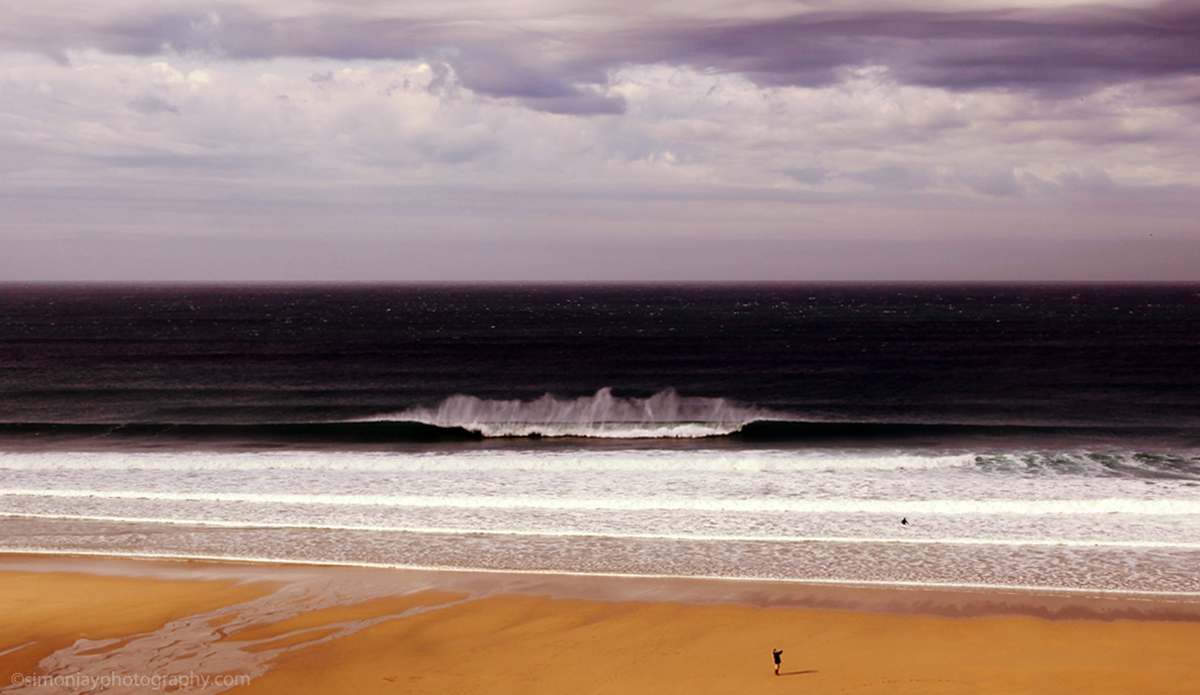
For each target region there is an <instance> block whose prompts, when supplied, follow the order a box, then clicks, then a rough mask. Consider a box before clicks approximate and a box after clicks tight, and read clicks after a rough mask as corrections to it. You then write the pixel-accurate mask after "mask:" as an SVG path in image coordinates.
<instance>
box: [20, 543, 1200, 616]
mask: <svg viewBox="0 0 1200 695" xmlns="http://www.w3.org/2000/svg"><path fill="white" fill-rule="evenodd" d="M68 567H70V568H68ZM4 571H30V572H39V571H40V572H79V573H85V574H104V575H106V576H124V577H131V578H152V579H192V578H205V579H220V580H232V581H239V582H254V581H264V580H270V581H297V579H298V578H302V577H308V576H311V575H312V574H314V573H317V574H327V575H328V576H330V577H333V576H351V575H360V576H362V577H368V576H369V577H374V578H376V579H378V580H379V581H381V582H383V583H387V584H394V585H396V586H397V587H408V588H411V587H412V586H418V587H422V588H436V589H443V590H454V591H466V592H470V593H471V594H472V595H476V596H493V595H497V594H501V593H514V594H524V595H545V596H550V597H553V598H570V599H581V600H592V601H637V600H641V601H649V602H679V603H685V604H691V605H706V604H732V605H743V606H748V607H753V608H819V609H823V610H842V611H851V612H865V613H874V614H883V615H927V616H936V617H947V618H964V617H984V616H992V615H1022V616H1029V617H1038V618H1043V619H1047V620H1165V621H1182V622H1200V594H1196V593H1155V592H1121V591H1110V590H1092V589H1047V588H1044V587H1007V586H991V585H922V584H916V583H913V584H902V583H898V582H896V583H884V582H879V583H870V582H827V581H811V580H778V579H757V578H745V577H701V576H671V575H633V574H601V573H586V572H551V571H515V570H491V569H459V568H426V567H404V566H396V565H382V564H380V565H368V564H353V563H337V562H306V561H301V560H295V561H290V560H254V559H231V558H224V557H221V558H214V557H165V556H153V555H146V556H115V555H104V554H99V553H97V554H88V553H59V552H39V551H9V550H0V572H4Z"/></svg>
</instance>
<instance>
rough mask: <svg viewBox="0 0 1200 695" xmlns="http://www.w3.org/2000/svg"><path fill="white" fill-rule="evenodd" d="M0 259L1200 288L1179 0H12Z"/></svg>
mask: <svg viewBox="0 0 1200 695" xmlns="http://www.w3.org/2000/svg"><path fill="white" fill-rule="evenodd" d="M0 70H2V73H0V181H3V192H2V193H0V249H3V250H5V252H4V253H3V254H2V255H0V280H5V279H7V280H54V279H66V280H76V279H88V280H122V279H124V280H162V279H179V280H210V279H215V280H355V279H362V280H395V281H406V280H411V281H427V280H459V281H461V280H571V279H580V280H604V279H614V280H631V279H646V280H653V279H662V280H685V279H695V280H708V279H722V280H729V279H742V280H755V279H764V280H808V279H813V280H826V279H863V280H872V279H938V278H941V279H971V278H979V279H1045V280H1056V279H1097V280H1103V279H1114V280H1136V279H1175V280H1179V279H1190V280H1200V223H1198V220H1200V156H1198V155H1200V119H1198V116H1200V2H1191V1H1189V2H1167V3H1146V2H1123V3H1120V4H1116V5H1105V6H1095V5H1091V6H1085V5H1071V4H1067V3H1060V2H1035V3H1026V4H1024V5H1022V6H1021V7H1020V8H1017V7H1010V6H1006V5H1005V4H1004V3H1002V2H972V3H966V2H955V1H953V0H942V1H937V0H927V1H925V2H895V3H887V2H882V3H881V2H839V1H837V0H819V1H814V2H808V3H801V2H786V1H783V2H781V1H773V2H735V1H733V0H724V1H722V0H715V1H712V2H686V3H684V2H655V1H653V0H651V1H644V2H626V1H622V2H589V1H583V0H580V1H577V2H573V1H570V0H555V1H551V0H542V1H536V2H510V3H495V2H482V1H478V0H458V1H450V2H446V1H444V0H442V1H437V2H432V1H430V2H425V1H416V2H383V1H378V2H377V1H372V0H360V1H357V2H346V1H344V0H343V1H339V2H326V1H322V0H313V1H310V2H277V1H276V0H260V1H257V2H254V1H248V0H242V1H234V2H220V3H204V2H169V1H168V2H162V1H157V2H143V1H140V0H109V1H98V2H93V3H82V4H81V3H75V2H60V1H58V0H42V1H38V2H34V1H26V0H0Z"/></svg>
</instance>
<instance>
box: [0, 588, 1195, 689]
mask: <svg viewBox="0 0 1200 695" xmlns="http://www.w3.org/2000/svg"><path fill="white" fill-rule="evenodd" d="M76 566H77V565H73V566H72V567H76ZM243 572H244V573H250V574H253V572H254V570H253V569H249V570H243ZM331 572H334V571H333V570H331ZM331 576H333V579H330V580H329V581H328V582H327V583H326V584H322V585H320V586H321V587H323V588H322V589H321V591H322V592H324V593H321V594H319V595H318V597H319V598H323V599H325V600H324V601H323V602H321V601H317V602H316V603H311V601H312V600H313V596H310V595H306V596H308V598H305V599H303V600H300V599H297V598H296V596H297V595H298V594H287V593H286V591H284V590H282V589H281V588H280V587H281V586H286V584H287V583H286V582H276V583H265V582H260V583H250V584H247V583H244V582H243V583H240V584H238V583H233V582H230V581H215V580H194V579H191V580H180V579H168V578H142V577H97V576H89V575H87V574H80V573H58V572H46V571H38V572H3V573H0V652H5V651H6V650H10V649H13V648H16V647H20V648H18V649H16V650H15V651H10V652H8V653H6V654H3V655H0V675H3V677H5V678H7V677H8V676H9V674H11V673H14V672H16V673H26V674H28V673H31V672H33V669H34V668H35V665H36V664H37V662H38V661H39V660H40V659H41V658H43V657H45V656H46V655H48V654H50V653H51V652H55V651H56V650H59V649H61V648H63V647H64V646H66V645H69V644H71V643H72V642H73V640H75V639H77V638H79V637H80V636H88V637H90V638H92V639H98V638H100V637H120V636H133V635H138V634H142V633H145V632H147V631H153V630H157V629H160V628H162V626H164V625H166V624H167V623H169V622H170V621H171V620H174V619H176V618H177V617H179V616H181V615H184V614H189V613H191V614H196V615H208V614H209V612H211V611H213V610H214V608H216V607H218V606H221V605H225V606H230V605H233V604H240V603H242V602H245V601H250V603H248V604H245V605H246V606H249V607H247V608H245V609H244V610H241V612H239V613H238V614H237V615H236V619H229V617H228V615H226V614H223V615H224V617H220V618H214V619H212V620H209V622H208V623H206V624H210V625H212V626H213V627H214V628H216V629H217V632H218V633H219V635H218V636H217V637H214V638H213V642H214V643H216V642H219V644H212V645H209V646H211V647H213V648H214V649H218V648H219V649H226V650H230V649H232V650H243V651H244V653H245V654H246V655H248V657H247V658H251V659H254V658H258V659H260V662H256V663H258V664H259V666H260V667H261V668H258V670H254V669H250V670H248V671H247V673H253V674H254V677H253V679H252V680H250V682H249V684H248V685H243V686H239V687H235V688H233V689H232V690H230V691H229V692H233V693H265V694H275V693H279V694H283V693H334V694H336V693H413V694H418V693H431V694H433V693H436V694H438V695H446V694H453V693H495V694H505V693H514V694H515V693H523V694H525V693H547V694H549V693H554V694H561V693H614V694H615V693H621V694H637V693H647V694H651V693H653V694H654V695H659V694H666V693H688V694H689V695H692V694H695V693H773V692H778V693H881V694H882V693H887V694H888V695H898V694H904V693H970V694H981V695H982V694H987V693H1004V694H1010V693H1047V694H1049V693H1088V694H1089V695H1094V694H1100V693H1122V694H1125V693H1136V694H1158V693H1162V694H1168V693H1180V694H1183V693H1197V692H1200V686H1197V684H1198V683H1200V650H1198V649H1197V646H1196V645H1198V644H1200V622H1197V621H1194V620H1129V619H1121V620H1050V619H1046V618H1040V617H1030V616H1028V615H983V616H977V617H965V618H949V617H935V616H929V615H889V614H877V613H868V612H857V611H850V610H823V609H812V608H795V607H775V608H762V607H754V606H750V605H730V604H702V605H697V604H685V603H678V602H671V601H661V602H659V601H655V602H651V601H612V600H584V599H579V598H552V597H550V596H545V595H542V596H539V595H527V594H520V593H505V594H499V595H490V596H488V595H478V594H475V595H473V594H472V593H470V592H465V591H461V590H454V589H451V590H442V589H437V588H427V587H418V588H416V589H414V587H413V586H411V585H404V583H403V582H397V583H396V587H395V590H394V592H392V593H390V594H389V592H388V590H387V589H386V586H384V589H383V590H382V593H381V590H380V588H379V585H378V582H376V585H372V588H371V590H370V591H368V592H366V593H363V591H362V590H359V589H361V585H362V582H358V583H355V582H357V580H356V579H354V578H355V577H356V576H359V575H356V574H355V572H354V571H353V570H350V571H347V570H337V571H336V573H335V575H331ZM371 576H372V577H376V578H377V577H378V576H380V575H379V574H378V573H376V574H374V575H371ZM273 581H274V580H273ZM373 581H375V580H373ZM563 581H569V580H563ZM614 581H615V580H614ZM339 582H343V583H344V584H345V586H346V587H350V588H354V587H359V589H355V590H350V589H346V590H345V591H344V598H342V596H343V589H340V588H339V586H341V585H339ZM272 591H275V592H277V593H274V594H272V593H271V592H272ZM355 591H358V593H355ZM372 592H373V593H372ZM263 596H267V597H266V598H262V597H263ZM364 597H365V598H364ZM304 601H309V602H310V603H305V602H304ZM272 602H275V603H276V604H279V603H284V602H291V604H292V606H291V608H292V609H293V610H290V612H289V611H284V612H272V611H271V610H269V609H267V608H264V607H269V606H271V605H272ZM309 605H312V606H314V607H313V608H312V609H311V610H310V609H308V608H307V606H309ZM255 611H259V613H257V614H256V613H255ZM214 615H215V614H214ZM271 616H275V618H272V617H271ZM279 616H286V617H282V618H281V617H279ZM218 623H219V624H218ZM170 642H171V640H169V639H167V640H164V641H163V642H162V643H164V644H165V643H170ZM22 645H24V646H22ZM126 646H128V645H126ZM120 647H121V644H120V643H118V642H114V643H112V646H111V648H113V649H116V648H120ZM772 648H779V649H782V650H783V666H782V669H781V673H780V675H779V676H775V675H774V674H773V665H772V660H771V650H772ZM192 651H195V650H194V649H193V650H192ZM152 656H153V657H155V658H158V659H160V662H161V658H162V656H163V655H162V654H157V655H151V654H147V655H146V659H147V664H149V663H150V659H151V657H152ZM181 692H182V691H181Z"/></svg>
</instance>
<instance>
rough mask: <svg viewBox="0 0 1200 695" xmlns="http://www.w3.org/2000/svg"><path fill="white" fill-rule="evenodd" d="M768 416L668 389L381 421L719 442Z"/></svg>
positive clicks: (453, 409)
mask: <svg viewBox="0 0 1200 695" xmlns="http://www.w3.org/2000/svg"><path fill="white" fill-rule="evenodd" d="M777 418H778V416H774V415H773V414H772V413H770V412H767V411H764V410H759V409H755V408H746V407H742V406H738V405H734V404H732V403H730V402H729V401H726V400H725V399H724V398H698V397H684V396H680V395H679V394H677V393H676V392H675V391H674V390H673V389H668V390H666V391H661V392H659V393H656V394H654V395H653V396H650V397H649V398H618V397H617V396H614V395H613V394H612V389H609V388H602V389H600V390H599V391H597V392H596V393H595V395H592V396H583V397H580V398H575V399H566V400H559V399H558V398H555V397H554V396H553V395H551V394H546V395H544V396H542V397H541V398H538V399H537V400H534V401H519V400H511V401H501V400H486V399H482V398H477V397H475V396H464V395H456V396H451V397H450V398H447V399H446V400H444V401H442V402H441V404H440V405H438V406H437V407H436V408H411V409H409V410H406V411H404V412H402V413H399V414H397V415H394V416H390V417H386V418H380V419H384V420H399V421H410V422H419V423H422V424H426V425H433V426H435V427H443V428H460V429H464V430H467V431H469V432H476V433H479V434H481V435H483V436H485V437H530V436H541V437H606V438H619V439H642V438H698V437H719V436H724V435H729V434H733V433H735V432H738V431H740V430H741V429H742V428H743V427H744V426H746V425H747V424H749V423H751V422H754V421H756V420H770V419H777Z"/></svg>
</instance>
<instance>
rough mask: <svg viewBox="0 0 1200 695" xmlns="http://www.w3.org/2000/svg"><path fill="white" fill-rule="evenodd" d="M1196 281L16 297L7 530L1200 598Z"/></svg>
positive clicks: (1, 392) (1, 391)
mask: <svg viewBox="0 0 1200 695" xmlns="http://www.w3.org/2000/svg"><path fill="white" fill-rule="evenodd" d="M1198 367H1200V286H1197V285H1075V284H1064V285H1045V286H1033V285H908V284H900V285H854V284H841V285H761V286H760V285H720V286H687V285H681V286H662V285H659V286H535V287H517V286H479V287H475V286H366V285H364V286H280V287H274V286H247V287H235V286H219V287H214V286H200V287H190V286H67V285H64V286H16V285H7V286H0V551H3V552H14V553H66V554H83V555H105V556H122V557H125V556H132V557H170V558H181V557H182V558H219V559H233V560H248V561H273V562H315V563H331V564H351V565H366V566H394V567H414V568H416V567H419V568H437V569H451V570H454V569H463V570H466V569H470V570H494V571H520V572H563V573H585V574H608V575H646V576H703V577H723V578H731V579H746V580H753V579H771V580H786V581H801V582H828V583H849V584H864V585H879V586H929V587H933V586H940V587H993V588H1029V589H1038V590H1050V591H1064V592H1085V593H1097V592H1120V593H1126V594H1141V593H1145V594H1174V595H1180V594H1200V368H1198Z"/></svg>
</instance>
